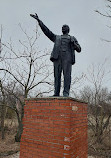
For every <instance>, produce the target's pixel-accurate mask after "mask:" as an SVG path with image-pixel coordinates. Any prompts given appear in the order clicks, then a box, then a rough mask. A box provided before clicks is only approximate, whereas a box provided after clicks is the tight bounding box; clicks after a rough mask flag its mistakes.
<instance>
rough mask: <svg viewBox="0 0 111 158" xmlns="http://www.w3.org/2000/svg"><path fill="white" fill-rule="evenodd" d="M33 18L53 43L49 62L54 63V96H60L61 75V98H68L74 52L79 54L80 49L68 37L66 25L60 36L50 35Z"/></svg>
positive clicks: (72, 38)
mask: <svg viewBox="0 0 111 158" xmlns="http://www.w3.org/2000/svg"><path fill="white" fill-rule="evenodd" d="M30 16H31V17H33V18H35V19H36V20H37V21H38V23H39V26H40V27H41V29H42V31H43V33H44V34H45V35H46V36H47V37H48V38H49V39H50V40H51V41H52V42H54V48H53V51H52V53H51V57H50V60H51V61H52V62H53V63H54V88H55V89H54V96H59V95H60V87H61V73H62V71H63V76H64V90H63V96H64V97H68V96H69V91H70V85H71V70H72V65H73V64H74V63H75V50H76V51H77V52H81V47H80V45H79V43H78V41H77V39H76V38H75V37H74V36H70V35H69V31H70V28H69V26H68V25H63V26H62V33H63V34H62V35H55V34H54V33H52V32H51V31H50V30H49V29H48V28H47V27H46V26H45V25H44V24H43V22H42V21H41V20H40V19H39V17H38V15H37V14H35V15H32V14H30Z"/></svg>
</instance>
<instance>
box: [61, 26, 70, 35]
mask: <svg viewBox="0 0 111 158" xmlns="http://www.w3.org/2000/svg"><path fill="white" fill-rule="evenodd" d="M69 30H70V29H69V26H68V25H63V26H62V33H63V34H68V33H69Z"/></svg>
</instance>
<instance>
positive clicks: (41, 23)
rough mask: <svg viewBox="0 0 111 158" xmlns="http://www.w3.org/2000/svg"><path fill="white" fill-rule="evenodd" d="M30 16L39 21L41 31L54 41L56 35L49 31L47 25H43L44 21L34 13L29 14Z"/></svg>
mask: <svg viewBox="0 0 111 158" xmlns="http://www.w3.org/2000/svg"><path fill="white" fill-rule="evenodd" d="M30 16H31V17H33V18H34V19H36V20H37V21H38V23H39V26H40V27H41V30H42V31H43V33H44V34H45V35H46V36H47V37H48V38H49V39H50V40H51V41H52V42H55V39H56V35H55V34H54V33H53V32H52V31H50V30H49V29H48V28H47V26H45V25H44V23H43V22H42V21H41V20H40V19H39V17H38V15H37V14H35V15H33V14H30Z"/></svg>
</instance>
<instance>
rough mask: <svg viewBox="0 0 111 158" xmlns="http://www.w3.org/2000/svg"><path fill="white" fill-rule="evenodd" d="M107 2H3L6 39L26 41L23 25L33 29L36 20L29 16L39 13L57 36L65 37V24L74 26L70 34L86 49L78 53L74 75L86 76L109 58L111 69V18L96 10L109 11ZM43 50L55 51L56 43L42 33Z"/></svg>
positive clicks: (1, 20)
mask: <svg viewBox="0 0 111 158" xmlns="http://www.w3.org/2000/svg"><path fill="white" fill-rule="evenodd" d="M106 4H107V3H106V1H105V0H0V24H2V26H3V30H4V31H3V40H4V41H8V40H9V39H10V37H11V38H12V39H13V40H15V41H16V40H17V39H20V38H22V34H21V31H20V28H19V26H18V24H19V23H21V24H22V26H23V27H24V29H27V30H33V29H34V26H35V24H36V22H35V20H34V19H32V18H31V17H30V16H29V15H30V13H38V16H39V18H40V19H41V20H42V21H43V22H44V23H45V24H46V26H48V27H49V28H50V30H51V31H52V32H54V33H55V34H61V27H62V25H63V24H68V25H69V26H70V35H73V36H75V37H76V38H77V40H78V42H79V43H80V45H81V47H82V52H81V54H79V53H76V64H75V65H74V66H73V75H76V74H79V73H82V72H84V73H86V69H87V67H88V66H89V65H90V64H92V63H97V64H98V63H103V62H104V60H105V59H106V58H107V59H108V61H107V69H110V68H111V64H110V63H111V62H110V61H111V55H110V53H111V43H107V42H103V41H101V38H103V39H107V40H111V36H110V32H111V30H110V29H109V28H108V27H107V25H110V24H111V23H110V19H108V18H105V17H102V16H100V15H99V14H97V13H96V12H95V11H94V10H97V9H98V10H100V11H101V12H103V13H104V12H105V11H106V7H105V5H106ZM39 30H40V29H39ZM40 33H41V37H40V39H39V40H40V43H41V44H40V47H41V49H43V50H44V49H45V48H47V49H50V50H51V49H52V47H53V43H52V42H51V41H50V40H49V39H48V38H47V37H45V36H44V35H43V33H42V32H41V30H40Z"/></svg>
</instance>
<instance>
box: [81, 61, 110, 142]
mask: <svg viewBox="0 0 111 158" xmlns="http://www.w3.org/2000/svg"><path fill="white" fill-rule="evenodd" d="M104 64H105V63H104ZM104 64H102V65H98V66H95V65H92V67H89V69H88V74H87V76H86V78H87V81H89V83H90V86H87V87H84V89H83V90H81V92H80V94H81V97H80V98H81V99H82V100H84V101H87V102H88V103H89V127H91V129H92V131H93V133H94V135H95V137H96V141H97V142H102V139H103V134H104V131H105V130H106V129H107V127H108V125H109V121H110V118H111V110H110V107H111V105H110V102H109V99H108V96H109V92H108V89H107V88H105V87H104V82H105V81H107V80H108V74H109V73H110V72H107V71H106V70H105V69H104ZM91 113H92V114H91Z"/></svg>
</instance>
